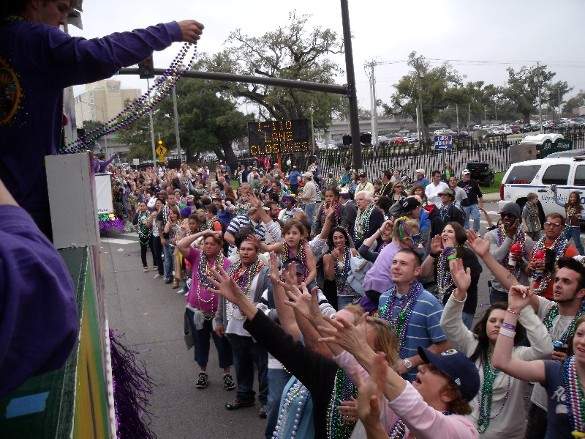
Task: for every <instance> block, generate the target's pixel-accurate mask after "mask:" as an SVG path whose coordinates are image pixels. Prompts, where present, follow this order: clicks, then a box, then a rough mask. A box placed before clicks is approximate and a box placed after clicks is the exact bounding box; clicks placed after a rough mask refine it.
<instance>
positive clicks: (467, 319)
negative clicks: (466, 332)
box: [461, 312, 473, 329]
mask: <svg viewBox="0 0 585 439" xmlns="http://www.w3.org/2000/svg"><path fill="white" fill-rule="evenodd" d="M461 320H463V324H464V325H465V327H466V328H467V329H471V325H472V324H473V314H471V313H468V312H463V313H461Z"/></svg>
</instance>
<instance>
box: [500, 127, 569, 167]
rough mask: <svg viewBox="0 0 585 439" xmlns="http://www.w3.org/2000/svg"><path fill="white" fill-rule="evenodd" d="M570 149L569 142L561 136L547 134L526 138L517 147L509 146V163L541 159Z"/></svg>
mask: <svg viewBox="0 0 585 439" xmlns="http://www.w3.org/2000/svg"><path fill="white" fill-rule="evenodd" d="M571 148H572V144H571V142H570V141H568V140H566V139H565V138H564V137H563V135H562V134H558V133H547V134H536V135H533V136H526V137H524V139H522V141H521V142H520V143H518V144H517V145H511V146H510V162H511V163H517V162H522V161H525V160H532V159H542V158H545V157H546V156H548V155H549V154H552V153H553V152H559V151H568V150H570V149H571Z"/></svg>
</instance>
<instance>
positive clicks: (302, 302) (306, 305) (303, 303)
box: [285, 283, 321, 319]
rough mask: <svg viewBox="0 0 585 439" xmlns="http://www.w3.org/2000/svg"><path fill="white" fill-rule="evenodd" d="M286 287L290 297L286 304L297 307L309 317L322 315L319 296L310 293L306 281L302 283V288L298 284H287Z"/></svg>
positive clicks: (302, 313) (303, 314)
mask: <svg viewBox="0 0 585 439" xmlns="http://www.w3.org/2000/svg"><path fill="white" fill-rule="evenodd" d="M286 287H287V288H286V289H285V292H286V295H287V297H288V302H286V304H287V305H288V306H290V307H292V308H294V309H296V310H297V311H298V312H299V313H301V315H302V316H304V317H306V318H307V319H314V318H319V317H320V316H321V311H320V310H319V303H318V302H317V296H316V295H314V294H311V293H309V291H308V290H307V286H306V285H305V284H304V283H302V284H301V288H300V289H299V288H298V287H297V286H296V285H286Z"/></svg>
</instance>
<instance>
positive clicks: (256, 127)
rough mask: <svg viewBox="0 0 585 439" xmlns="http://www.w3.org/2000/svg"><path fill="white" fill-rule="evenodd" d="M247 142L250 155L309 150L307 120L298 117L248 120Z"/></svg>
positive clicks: (309, 140) (309, 136)
mask: <svg viewBox="0 0 585 439" xmlns="http://www.w3.org/2000/svg"><path fill="white" fill-rule="evenodd" d="M248 144H249V145H250V155H251V156H263V155H271V154H290V153H297V152H305V151H310V150H311V130H310V128H309V121H308V120H307V119H298V120H273V121H267V122H249V123H248Z"/></svg>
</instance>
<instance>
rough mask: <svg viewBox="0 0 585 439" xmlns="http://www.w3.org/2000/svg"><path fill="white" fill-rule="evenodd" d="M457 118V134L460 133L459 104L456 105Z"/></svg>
mask: <svg viewBox="0 0 585 439" xmlns="http://www.w3.org/2000/svg"><path fill="white" fill-rule="evenodd" d="M455 117H456V118H457V132H459V104H455Z"/></svg>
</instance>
